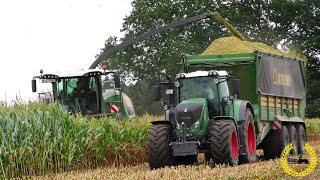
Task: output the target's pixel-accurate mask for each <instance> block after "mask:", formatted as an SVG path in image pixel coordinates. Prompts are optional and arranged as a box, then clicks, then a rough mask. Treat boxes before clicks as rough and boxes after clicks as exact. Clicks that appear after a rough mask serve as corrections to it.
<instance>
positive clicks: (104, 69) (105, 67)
mask: <svg viewBox="0 0 320 180" xmlns="http://www.w3.org/2000/svg"><path fill="white" fill-rule="evenodd" d="M102 69H103V71H104V72H106V69H107V65H105V64H104V65H102Z"/></svg>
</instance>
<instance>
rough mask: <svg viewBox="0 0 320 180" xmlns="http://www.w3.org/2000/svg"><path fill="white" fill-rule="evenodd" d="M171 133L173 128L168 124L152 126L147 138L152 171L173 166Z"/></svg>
mask: <svg viewBox="0 0 320 180" xmlns="http://www.w3.org/2000/svg"><path fill="white" fill-rule="evenodd" d="M171 133H172V128H171V126H170V125H168V124H155V125H152V126H150V128H149V131H148V137H147V146H148V160H149V166H150V169H157V168H162V167H165V166H170V165H172V161H173V155H172V152H171V151H170V147H169V141H170V135H171Z"/></svg>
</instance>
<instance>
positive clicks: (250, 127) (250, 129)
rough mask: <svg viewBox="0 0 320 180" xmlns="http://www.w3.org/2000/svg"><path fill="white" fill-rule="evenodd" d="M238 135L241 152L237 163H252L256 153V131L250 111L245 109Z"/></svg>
mask: <svg viewBox="0 0 320 180" xmlns="http://www.w3.org/2000/svg"><path fill="white" fill-rule="evenodd" d="M238 127H239V136H240V144H241V148H242V152H244V153H245V154H244V155H240V156H239V164H245V163H253V162H255V161H256V159H257V155H256V133H255V129H254V120H253V115H252V112H251V110H250V109H249V108H247V109H246V120H245V121H242V122H240V123H239V126H238Z"/></svg>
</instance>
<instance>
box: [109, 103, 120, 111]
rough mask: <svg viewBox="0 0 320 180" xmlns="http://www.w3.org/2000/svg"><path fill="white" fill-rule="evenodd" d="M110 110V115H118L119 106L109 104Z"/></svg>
mask: <svg viewBox="0 0 320 180" xmlns="http://www.w3.org/2000/svg"><path fill="white" fill-rule="evenodd" d="M110 109H111V112H112V113H118V112H119V105H118V104H110Z"/></svg>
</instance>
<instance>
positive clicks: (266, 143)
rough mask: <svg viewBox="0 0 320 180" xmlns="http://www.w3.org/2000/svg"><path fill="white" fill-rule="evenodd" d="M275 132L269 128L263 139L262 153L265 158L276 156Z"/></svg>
mask: <svg viewBox="0 0 320 180" xmlns="http://www.w3.org/2000/svg"><path fill="white" fill-rule="evenodd" d="M276 135H277V133H276V131H274V130H270V131H269V133H268V134H267V136H266V137H265V139H264V140H263V153H264V158H265V159H266V160H269V159H275V158H276V157H277V142H278V141H277V136H276Z"/></svg>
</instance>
